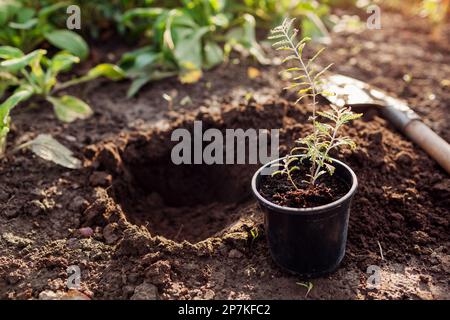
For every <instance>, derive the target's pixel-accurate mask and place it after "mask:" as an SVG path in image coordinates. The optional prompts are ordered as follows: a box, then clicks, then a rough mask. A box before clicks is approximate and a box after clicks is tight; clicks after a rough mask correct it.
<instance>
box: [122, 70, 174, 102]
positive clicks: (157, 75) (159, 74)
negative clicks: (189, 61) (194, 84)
mask: <svg viewBox="0 0 450 320" xmlns="http://www.w3.org/2000/svg"><path fill="white" fill-rule="evenodd" d="M176 74H177V73H176V72H175V71H157V70H155V71H153V72H151V73H150V74H148V75H145V76H142V77H139V78H136V79H134V80H133V82H132V83H131V85H130V88H129V89H128V92H127V97H128V98H130V97H133V96H134V95H135V94H136V93H137V92H138V91H139V90H140V89H141V88H142V87H143V86H144V85H145V84H147V83H148V82H150V81H155V80H161V79H164V78H167V77H172V76H174V75H176Z"/></svg>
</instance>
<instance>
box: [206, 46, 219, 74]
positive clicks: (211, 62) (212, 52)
mask: <svg viewBox="0 0 450 320" xmlns="http://www.w3.org/2000/svg"><path fill="white" fill-rule="evenodd" d="M204 51H205V63H204V65H205V67H206V68H207V69H209V68H212V67H214V66H216V65H218V64H220V63H222V62H223V50H222V48H221V47H220V46H219V45H218V44H217V43H215V42H213V41H207V42H206V44H205V47H204Z"/></svg>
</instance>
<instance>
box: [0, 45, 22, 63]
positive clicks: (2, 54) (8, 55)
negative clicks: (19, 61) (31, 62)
mask: <svg viewBox="0 0 450 320" xmlns="http://www.w3.org/2000/svg"><path fill="white" fill-rule="evenodd" d="M23 55H24V53H23V52H22V50H20V49H18V48H15V47H10V46H1V47H0V58H2V59H5V60H9V59H15V58H20V57H23Z"/></svg>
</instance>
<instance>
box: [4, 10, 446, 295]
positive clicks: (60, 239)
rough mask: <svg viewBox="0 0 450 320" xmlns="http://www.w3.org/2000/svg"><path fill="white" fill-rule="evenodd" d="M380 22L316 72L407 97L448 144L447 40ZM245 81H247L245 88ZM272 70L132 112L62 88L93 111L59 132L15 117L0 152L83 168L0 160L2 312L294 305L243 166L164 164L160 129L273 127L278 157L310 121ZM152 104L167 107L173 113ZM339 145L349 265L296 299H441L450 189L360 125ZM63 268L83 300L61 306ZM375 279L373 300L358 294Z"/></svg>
mask: <svg viewBox="0 0 450 320" xmlns="http://www.w3.org/2000/svg"><path fill="white" fill-rule="evenodd" d="M382 18H383V20H382V23H383V24H382V26H383V27H382V29H381V30H366V31H364V32H362V33H359V34H345V33H343V34H335V35H333V43H332V44H331V45H330V48H329V49H328V50H326V52H325V53H324V54H323V56H322V58H321V61H319V62H320V63H323V64H324V65H325V64H326V63H328V62H334V63H335V65H336V67H335V69H334V70H335V71H337V72H341V73H343V74H346V75H349V76H353V77H356V78H359V79H361V80H364V81H367V82H369V83H371V84H373V85H376V86H378V87H380V88H382V89H384V90H386V91H388V92H389V93H391V94H392V95H394V96H398V97H400V98H404V99H406V100H407V101H408V103H409V104H410V106H411V107H412V108H413V109H414V110H415V111H416V112H418V113H419V114H420V115H422V116H423V117H424V121H425V122H426V123H427V124H428V125H429V126H431V127H432V128H433V129H434V130H435V131H436V132H437V133H438V134H440V135H441V136H442V137H443V138H444V139H446V140H447V141H450V130H449V123H450V119H449V113H448V112H449V109H448V108H449V101H450V87H449V78H448V77H449V74H450V47H449V43H450V41H449V40H450V39H448V36H449V35H450V32H444V35H446V37H447V39H446V41H443V42H440V43H436V42H435V41H434V40H433V39H431V38H430V37H429V34H430V32H429V30H428V29H427V25H426V23H425V22H424V21H422V20H408V19H406V18H404V17H402V16H400V15H397V14H393V13H388V12H383V16H382ZM446 28H447V30H449V29H448V26H446ZM94 51H97V54H98V56H100V57H105V56H106V53H105V54H104V52H102V51H101V50H100V49H98V50H94ZM111 52H114V51H111ZM115 58H117V57H114V54H109V55H108V59H113V60H114V59H115ZM248 67H254V68H257V69H258V70H259V73H260V74H259V76H257V77H256V78H252V79H251V78H249V77H248V75H247V68H248ZM279 70H280V69H279V68H278V67H273V66H267V67H261V66H259V65H257V64H253V63H252V62H249V61H242V63H241V64H233V63H232V61H230V62H229V63H228V64H227V65H223V66H221V67H218V68H216V69H214V70H211V71H208V72H205V74H204V77H203V78H202V80H201V81H200V82H198V83H196V84H193V85H180V84H179V83H178V82H177V80H176V79H168V80H164V81H160V82H158V83H155V84H151V85H148V86H146V87H145V88H144V89H143V90H142V92H141V93H140V94H139V96H138V97H136V98H133V99H126V98H125V95H126V90H127V87H128V85H129V83H126V82H122V83H111V82H107V81H96V82H94V83H89V84H86V85H84V86H82V87H80V88H77V89H72V90H77V91H71V92H72V93H73V94H76V95H78V96H79V97H81V98H83V99H84V100H86V101H87V102H88V103H89V104H90V105H91V106H92V107H93V109H94V110H95V114H94V116H93V117H92V118H90V119H88V120H85V121H77V122H75V123H72V124H62V123H60V122H58V121H57V120H56V119H55V117H54V115H53V113H52V112H51V108H50V106H49V105H47V104H45V103H39V104H37V103H35V104H33V103H29V104H27V105H26V106H24V107H22V108H17V109H16V110H14V112H13V127H12V132H11V134H10V135H9V149H11V147H12V145H13V144H18V143H20V142H21V141H25V140H27V139H30V138H32V137H34V136H36V135H37V134H38V133H49V134H52V135H53V136H54V137H56V138H57V139H58V140H59V141H61V142H62V143H64V144H65V145H67V146H68V147H70V148H71V149H72V150H74V151H75V154H76V155H77V156H78V157H79V158H81V159H83V163H84V168H83V169H81V170H77V171H72V170H68V169H64V168H61V167H58V166H56V165H54V164H52V163H49V162H45V161H43V160H40V159H39V158H36V157H35V156H33V155H32V154H31V153H30V152H29V151H21V152H19V153H16V154H14V155H10V156H8V157H7V158H6V159H3V160H2V161H1V162H0V226H1V227H0V298H3V299H18V298H23V299H30V298H33V299H39V298H40V299H48V298H52V297H57V298H92V299H110V298H117V299H139V298H142V297H146V298H150V299H157V298H159V299H238V298H242V299H262V298H265V299H304V298H305V295H306V292H307V289H306V288H305V287H304V286H303V285H301V283H302V279H299V278H297V277H295V276H292V275H289V274H287V273H285V272H283V271H282V270H280V269H279V268H278V267H277V266H276V265H275V264H274V262H273V261H272V259H271V257H270V255H269V252H268V248H267V245H266V241H265V236H264V228H263V218H262V214H261V212H260V210H259V209H258V207H257V204H256V202H255V201H254V200H253V199H252V198H251V194H250V179H251V176H252V175H253V173H254V172H255V170H256V169H257V166H250V165H249V166H246V165H234V166H228V165H227V166H206V165H199V166H194V165H192V166H175V165H172V164H171V162H170V161H169V160H170V151H171V147H172V143H171V142H170V134H171V132H172V130H173V129H175V128H188V129H190V128H192V125H193V121H195V120H202V121H203V123H204V124H207V125H208V126H209V127H211V128H213V127H214V128H218V129H220V130H223V129H225V128H244V129H245V128H268V129H271V128H282V130H281V133H280V136H281V144H282V152H284V154H285V153H286V151H287V150H288V148H289V147H290V146H292V144H293V142H294V141H295V139H297V138H298V137H299V136H301V135H303V134H304V133H305V132H307V131H308V130H310V129H311V128H310V126H309V125H308V124H304V123H307V117H308V110H306V108H305V107H304V106H303V105H299V106H295V105H294V104H293V101H295V99H294V98H293V97H292V96H291V95H289V94H286V93H282V92H281V88H282V87H283V86H284V85H285V83H283V81H281V80H279V75H278V71H279ZM406 74H409V75H410V76H411V77H405V75H406ZM405 79H406V80H408V79H412V80H411V81H409V80H408V81H405ZM163 94H170V95H172V96H173V97H174V99H173V100H174V104H173V108H172V109H171V110H169V108H168V104H167V101H165V100H164V98H163V97H162V96H163ZM186 97H188V98H186ZM345 133H346V134H348V135H350V136H352V137H354V139H355V141H356V142H357V144H358V146H359V147H358V149H357V150H356V151H355V152H354V153H350V152H345V153H343V154H342V155H340V156H339V159H340V160H343V161H344V162H345V163H347V164H349V165H350V166H351V167H352V169H353V170H354V171H355V173H356V174H357V176H358V180H359V189H358V193H357V194H356V196H355V198H354V201H353V203H352V207H351V215H350V221H349V231H348V244H347V252H346V255H345V258H344V260H343V263H342V265H341V267H340V269H339V270H338V271H337V272H335V273H333V274H332V275H330V276H327V277H323V278H320V279H315V280H311V281H312V284H313V288H312V290H311V292H310V293H309V294H308V296H307V298H312V299H338V298H340V299H371V298H381V299H383V298H395V299H403V298H411V299H442V298H447V299H448V298H450V293H449V290H448V285H449V282H448V279H449V273H450V255H449V251H448V250H449V243H450V241H449V240H450V239H449V234H450V233H449V219H448V217H449V207H450V179H449V176H448V175H447V174H446V173H445V172H444V171H443V170H442V169H441V168H440V167H439V166H438V165H437V164H436V163H435V162H434V161H433V160H432V159H430V158H429V157H428V156H427V155H426V154H425V153H424V152H423V151H422V150H420V149H419V148H417V147H416V146H415V145H413V144H412V143H411V142H409V141H408V140H407V139H405V137H403V136H402V135H401V134H399V133H398V132H397V131H395V129H394V128H393V127H392V126H391V125H390V124H389V123H387V122H386V121H385V120H383V119H382V118H380V117H379V116H377V115H375V114H371V112H367V113H366V116H365V117H364V118H363V119H361V120H357V121H355V122H354V125H353V126H352V127H351V128H347V129H346V132H345ZM255 235H256V236H255ZM71 265H76V266H79V267H80V269H81V288H80V289H79V290H77V291H73V290H72V291H69V292H67V287H66V281H67V268H68V266H71ZM374 265H375V266H378V267H379V268H380V270H381V271H380V272H381V278H380V280H381V282H380V283H379V286H378V287H377V288H371V287H370V286H368V280H370V279H369V276H370V275H371V274H370V273H367V270H368V268H369V267H370V266H374Z"/></svg>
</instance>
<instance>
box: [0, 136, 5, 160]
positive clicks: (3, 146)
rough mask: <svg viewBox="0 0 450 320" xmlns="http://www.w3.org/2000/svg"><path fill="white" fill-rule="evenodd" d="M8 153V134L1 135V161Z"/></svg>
mask: <svg viewBox="0 0 450 320" xmlns="http://www.w3.org/2000/svg"><path fill="white" fill-rule="evenodd" d="M5 151H6V134H5V135H0V159H1V158H3V156H4V155H5Z"/></svg>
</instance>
